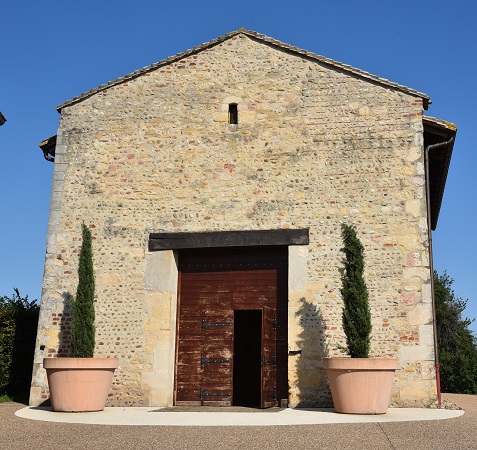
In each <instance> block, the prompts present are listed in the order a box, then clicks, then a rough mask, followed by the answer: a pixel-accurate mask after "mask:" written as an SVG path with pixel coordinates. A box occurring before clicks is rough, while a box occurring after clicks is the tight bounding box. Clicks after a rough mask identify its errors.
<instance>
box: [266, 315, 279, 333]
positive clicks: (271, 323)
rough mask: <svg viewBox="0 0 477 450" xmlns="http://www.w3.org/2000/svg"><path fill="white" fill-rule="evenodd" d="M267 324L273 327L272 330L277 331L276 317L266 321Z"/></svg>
mask: <svg viewBox="0 0 477 450" xmlns="http://www.w3.org/2000/svg"><path fill="white" fill-rule="evenodd" d="M267 323H269V324H270V325H273V329H274V330H276V329H277V318H276V317H275V318H274V319H271V320H268V321H267Z"/></svg>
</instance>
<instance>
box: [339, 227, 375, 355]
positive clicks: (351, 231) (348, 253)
mask: <svg viewBox="0 0 477 450" xmlns="http://www.w3.org/2000/svg"><path fill="white" fill-rule="evenodd" d="M341 236H342V239H343V243H344V247H343V248H342V249H341V251H342V252H343V253H344V258H343V260H342V262H343V265H344V267H342V268H341V269H340V273H341V296H342V298H343V304H344V307H343V315H342V318H343V331H344V333H345V335H346V345H347V352H348V354H349V355H350V356H351V357H352V358H368V357H369V349H370V335H371V328H372V325H371V313H370V310H369V295H368V288H367V287H366V282H365V281H364V276H363V272H364V247H363V245H362V244H361V242H360V240H359V238H358V236H357V235H356V229H355V228H354V227H353V226H350V225H346V224H341Z"/></svg>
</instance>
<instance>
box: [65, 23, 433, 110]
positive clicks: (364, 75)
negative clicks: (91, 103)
mask: <svg viewBox="0 0 477 450" xmlns="http://www.w3.org/2000/svg"><path fill="white" fill-rule="evenodd" d="M239 34H243V35H246V36H248V37H249V38H251V39H254V40H255V41H258V42H262V43H265V44H267V45H270V46H272V47H275V48H276V49H279V50H282V51H283V50H284V51H287V52H290V53H292V54H295V55H297V56H300V57H305V58H309V59H310V60H312V61H315V62H319V63H321V64H323V65H325V66H327V67H330V68H332V69H335V70H339V71H341V72H343V73H346V74H349V75H353V76H356V77H358V78H360V79H363V80H365V81H368V82H370V83H373V84H378V85H380V86H384V87H386V88H391V89H395V90H397V91H400V92H404V93H406V94H409V95H412V96H414V97H419V98H422V100H423V106H424V109H427V108H428V106H429V104H430V103H431V100H430V98H429V96H427V95H426V94H423V93H422V92H418V91H416V90H414V89H411V88H408V87H406V86H403V85H400V84H398V83H394V82H392V81H389V80H387V79H385V78H380V77H378V76H376V75H372V74H371V73H369V72H365V71H363V70H360V69H356V68H354V67H351V66H349V65H346V64H343V63H340V62H338V61H334V60H332V59H329V58H325V57H324V56H320V55H317V54H316V53H312V52H308V51H306V50H302V49H300V48H298V47H294V46H292V45H289V44H286V43H284V42H281V41H277V40H276V39H273V38H270V37H268V36H265V35H264V34H260V33H257V32H255V31H250V30H246V29H245V28H239V29H238V30H236V31H232V32H231V33H227V34H224V35H223V36H220V37H218V38H217V39H213V40H211V41H209V42H206V43H204V44H202V45H199V46H197V47H194V48H192V49H190V50H186V51H184V52H181V53H178V54H177V55H174V56H170V57H169V58H166V59H163V60H161V61H159V62H157V63H154V64H151V65H150V66H146V67H143V68H142V69H139V70H136V71H135V72H132V73H130V74H128V75H124V76H123V77H120V78H116V79H115V80H112V81H110V82H109V83H106V84H102V85H101V86H99V87H97V88H96V89H92V90H91V91H88V92H85V93H83V94H81V95H79V96H77V97H74V98H72V99H71V100H68V101H66V102H65V103H62V104H61V105H59V106H58V107H57V108H56V109H57V110H58V111H59V112H61V109H62V108H64V107H66V106H71V105H73V104H75V103H78V102H81V101H82V100H85V99H87V98H89V97H91V96H93V95H95V94H97V93H98V92H101V91H104V90H106V89H108V88H110V87H112V86H116V85H118V84H121V83H125V82H127V81H129V80H132V79H134V78H137V77H140V76H141V75H144V74H146V73H148V72H152V71H154V70H156V69H158V68H160V67H163V66H166V65H168V64H171V63H173V62H176V61H179V60H180V59H182V58H185V57H187V56H191V55H194V54H196V53H199V52H201V51H203V50H205V49H208V48H211V47H214V46H216V45H218V44H220V43H222V42H224V41H226V40H228V39H231V38H233V37H234V36H237V35H239Z"/></svg>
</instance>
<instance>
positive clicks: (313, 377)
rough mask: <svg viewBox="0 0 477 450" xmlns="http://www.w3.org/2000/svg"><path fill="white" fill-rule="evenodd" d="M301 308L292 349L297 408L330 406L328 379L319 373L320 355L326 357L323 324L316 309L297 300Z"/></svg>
mask: <svg viewBox="0 0 477 450" xmlns="http://www.w3.org/2000/svg"><path fill="white" fill-rule="evenodd" d="M300 302H301V306H300V308H299V309H298V311H297V312H296V313H295V316H296V317H297V318H298V324H299V325H300V327H301V329H302V331H301V332H300V334H299V335H298V341H297V342H296V347H297V350H298V352H299V353H298V354H296V356H290V358H296V374H297V386H298V390H299V393H298V397H299V402H298V405H297V406H298V407H299V408H306V407H314V408H317V407H319V408H328V407H332V406H333V403H332V400H331V394H330V391H329V387H328V379H327V377H326V373H325V371H324V370H323V360H322V358H323V356H327V354H328V347H327V344H326V337H325V323H324V320H323V316H322V314H321V311H320V309H319V308H317V306H316V305H314V304H313V303H310V302H308V301H307V300H306V298H305V297H302V298H301V299H300Z"/></svg>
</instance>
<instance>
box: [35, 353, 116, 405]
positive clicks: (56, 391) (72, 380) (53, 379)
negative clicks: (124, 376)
mask: <svg viewBox="0 0 477 450" xmlns="http://www.w3.org/2000/svg"><path fill="white" fill-rule="evenodd" d="M43 367H44V368H45V369H46V374H47V377H48V387H49V389H50V400H51V407H52V410H53V411H66V412H85V411H102V410H103V409H104V406H105V405H106V400H107V398H108V394H109V390H110V389H111V382H112V380H113V375H114V370H115V369H116V368H117V367H118V360H117V359H116V358H45V359H44V360H43Z"/></svg>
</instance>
